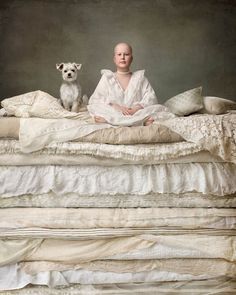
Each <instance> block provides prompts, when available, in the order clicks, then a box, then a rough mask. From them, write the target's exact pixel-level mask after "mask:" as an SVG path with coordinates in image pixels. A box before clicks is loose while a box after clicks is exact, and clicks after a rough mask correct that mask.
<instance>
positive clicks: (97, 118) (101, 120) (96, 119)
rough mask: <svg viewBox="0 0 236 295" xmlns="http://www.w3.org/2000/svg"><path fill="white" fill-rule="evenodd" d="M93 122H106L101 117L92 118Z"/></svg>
mask: <svg viewBox="0 0 236 295" xmlns="http://www.w3.org/2000/svg"><path fill="white" fill-rule="evenodd" d="M94 121H95V122H96V123H107V121H106V120H105V119H104V118H103V117H99V116H94Z"/></svg>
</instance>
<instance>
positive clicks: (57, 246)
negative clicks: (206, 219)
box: [0, 234, 236, 272]
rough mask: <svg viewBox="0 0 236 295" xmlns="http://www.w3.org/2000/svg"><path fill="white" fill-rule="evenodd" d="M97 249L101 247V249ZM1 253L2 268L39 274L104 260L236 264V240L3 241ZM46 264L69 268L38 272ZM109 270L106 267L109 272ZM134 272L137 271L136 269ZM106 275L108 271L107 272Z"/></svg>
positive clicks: (180, 237)
mask: <svg viewBox="0 0 236 295" xmlns="http://www.w3.org/2000/svg"><path fill="white" fill-rule="evenodd" d="M212 245H214V247H212ZM96 247H99V249H97V248H96ZM111 247H112V250H111ZM0 249H1V251H2V252H3V250H4V249H5V256H1V265H6V264H9V263H10V262H11V263H14V262H17V261H35V263H34V269H35V270H36V271H34V272H39V271H45V270H46V271H48V270H66V269H76V268H87V269H90V270H92V269H91V268H89V267H90V265H89V266H80V265H78V264H81V263H87V262H91V261H97V260H101V259H102V260H108V261H105V262H104V263H105V264H109V263H110V260H113V261H115V260H119V261H120V263H121V261H123V260H125V261H131V260H139V261H140V260H151V259H177V258H178V259H179V258H181V259H182V258H185V259H193V258H194V259H195V258H206V259H207V258H211V259H212V258H215V259H219V258H221V259H225V260H227V261H231V262H235V261H236V238H235V237H229V236H207V235H196V234H188V235H159V236H153V235H142V236H136V237H123V238H119V237H117V238H112V239H111V238H110V239H102V238H100V239H96V240H94V239H92V240H91V239H87V240H83V241H78V240H61V239H60V240H58V239H51V238H50V239H45V240H40V239H34V240H23V239H18V240H5V241H4V240H3V241H1V244H0ZM6 257H7V259H6ZM44 260H45V261H51V262H55V263H58V262H60V264H64V265H66V264H68V265H67V266H66V267H65V268H63V267H60V268H59V269H57V268H48V269H46V268H43V269H40V268H38V269H37V262H38V261H44ZM32 265H33V264H32ZM42 265H44V263H42ZM124 265H125V264H124ZM38 266H39V267H40V264H38ZM108 267H109V266H107V268H108ZM101 269H102V268H101ZM101 269H100V270H101ZM133 269H136V270H137V268H136V267H135V268H133ZM93 270H95V269H93ZM104 270H105V269H104ZM149 270H151V269H149ZM106 271H108V269H107V270H106ZM109 271H114V272H116V270H111V269H110V270H109ZM117 271H118V272H122V270H121V268H120V269H118V268H117Z"/></svg>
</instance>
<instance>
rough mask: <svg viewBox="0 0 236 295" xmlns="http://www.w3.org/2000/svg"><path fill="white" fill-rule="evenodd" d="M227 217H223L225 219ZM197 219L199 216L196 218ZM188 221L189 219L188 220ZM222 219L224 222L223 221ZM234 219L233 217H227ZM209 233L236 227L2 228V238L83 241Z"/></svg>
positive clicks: (227, 232) (227, 231) (220, 233)
mask: <svg viewBox="0 0 236 295" xmlns="http://www.w3.org/2000/svg"><path fill="white" fill-rule="evenodd" d="M225 219H226V218H223V221H225ZM196 220H197V218H196ZM187 221H188V220H187ZM223 221H222V222H223ZM227 221H230V222H231V221H233V218H231V219H229V218H228V219H227ZM193 233H194V234H195V235H207V236H209V237H211V236H232V235H235V234H236V230H235V229H215V228H200V227H199V228H198V229H197V228H194V229H190V228H187V227H186V228H184V226H183V227H178V226H177V227H176V226H173V224H172V226H168V225H166V226H162V227H160V228H158V227H150V228H149V227H148V228H144V227H132V228H127V227H123V228H89V229H86V228H85V229H84V228H82V229H76V228H72V229H68V228H66V229H65V228H62V229H60V228H56V229H55V228H53V229H52V228H40V227H26V228H7V229H5V228H3V229H2V228H1V229H0V238H1V239H6V238H7V239H19V238H20V239H28V238H30V239H33V238H34V239H62V240H74V241H82V240H86V239H93V240H99V239H111V238H119V237H132V236H137V235H138V236H140V235H189V234H193Z"/></svg>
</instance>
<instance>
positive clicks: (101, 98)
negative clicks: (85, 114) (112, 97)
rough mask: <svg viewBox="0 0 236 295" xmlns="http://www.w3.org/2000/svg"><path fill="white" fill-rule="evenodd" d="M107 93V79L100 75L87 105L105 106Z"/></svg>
mask: <svg viewBox="0 0 236 295" xmlns="http://www.w3.org/2000/svg"><path fill="white" fill-rule="evenodd" d="M108 93H109V91H108V83H107V78H106V76H105V75H102V77H101V79H100V81H99V82H98V85H97V87H96V89H95V90H94V92H93V94H92V95H91V97H90V99H89V104H107V103H108V101H107V100H108Z"/></svg>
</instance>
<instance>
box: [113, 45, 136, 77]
mask: <svg viewBox="0 0 236 295" xmlns="http://www.w3.org/2000/svg"><path fill="white" fill-rule="evenodd" d="M132 60H133V55H132V47H131V46H130V45H129V44H127V43H118V44H117V45H116V46H115V48H114V58H113V61H114V63H115V65H116V68H117V70H119V71H123V72H125V71H129V67H130V65H131V63H132Z"/></svg>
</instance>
